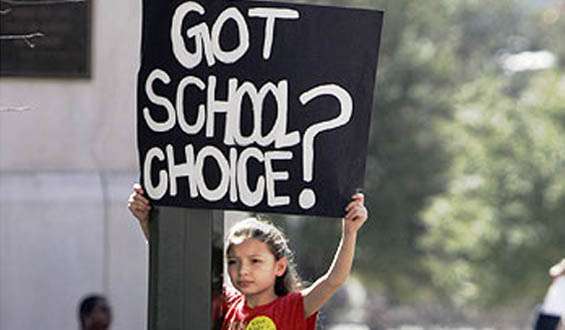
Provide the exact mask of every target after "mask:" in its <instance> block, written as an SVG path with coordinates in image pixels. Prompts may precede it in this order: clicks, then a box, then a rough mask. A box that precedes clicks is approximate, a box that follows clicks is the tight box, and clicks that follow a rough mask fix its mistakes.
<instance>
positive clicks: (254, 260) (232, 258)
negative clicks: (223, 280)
mask: <svg viewBox="0 0 565 330" xmlns="http://www.w3.org/2000/svg"><path fill="white" fill-rule="evenodd" d="M227 259H228V260H227V262H228V273H229V275H230V279H231V282H232V284H233V285H234V286H235V288H236V289H237V290H239V292H241V293H242V294H243V295H245V297H246V298H247V299H248V302H251V301H252V302H253V303H254V304H255V305H263V304H265V303H269V302H270V301H272V300H273V299H274V298H276V295H275V279H276V277H277V276H282V275H283V274H284V272H285V270H286V266H287V261H286V258H281V259H279V260H278V261H277V260H275V256H274V255H273V254H272V253H271V250H269V247H268V246H267V244H265V243H263V242H261V241H259V240H256V239H253V238H248V239H245V240H243V241H241V242H237V243H232V245H231V247H230V249H229V251H228V256H227ZM250 300H251V301H250Z"/></svg>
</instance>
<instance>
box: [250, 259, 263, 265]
mask: <svg viewBox="0 0 565 330" xmlns="http://www.w3.org/2000/svg"><path fill="white" fill-rule="evenodd" d="M251 261H252V262H253V263H254V264H257V263H260V262H261V260H260V259H253V260H251Z"/></svg>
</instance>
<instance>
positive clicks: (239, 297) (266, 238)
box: [128, 184, 368, 330]
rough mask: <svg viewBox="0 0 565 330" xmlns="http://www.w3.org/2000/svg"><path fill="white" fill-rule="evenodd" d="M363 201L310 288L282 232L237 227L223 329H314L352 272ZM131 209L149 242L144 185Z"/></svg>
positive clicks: (350, 209)
mask: <svg viewBox="0 0 565 330" xmlns="http://www.w3.org/2000/svg"><path fill="white" fill-rule="evenodd" d="M364 199H365V198H364V196H363V194H359V193H358V194H355V195H353V196H352V198H351V202H350V203H349V204H348V205H347V206H346V208H345V217H344V218H343V220H342V235H341V242H340V244H339V247H338V249H337V252H336V254H335V257H334V260H333V262H332V264H331V266H330V268H329V269H328V271H327V273H326V274H325V275H323V276H322V277H320V278H319V279H318V280H317V281H315V282H314V284H312V285H311V286H310V287H308V288H303V287H302V285H301V282H300V279H299V277H298V275H297V273H296V270H295V267H294V264H293V262H292V252H291V251H290V249H289V248H288V245H287V240H286V238H285V237H284V235H283V234H282V232H281V231H280V230H278V229H277V228H276V227H275V226H273V225H272V224H269V223H265V222H261V221H258V220H256V219H253V218H252V219H247V220H244V221H243V222H240V223H238V224H237V225H235V226H234V227H233V228H232V230H231V231H230V233H229V235H228V238H227V241H226V259H227V268H228V274H229V277H230V280H231V283H232V284H233V286H234V288H235V290H233V289H226V290H225V294H224V295H225V302H224V306H223V307H224V321H223V325H222V329H225V330H240V329H241V330H243V329H278V330H311V329H315V327H316V317H317V313H318V311H319V310H320V308H321V307H322V306H323V305H324V304H325V303H326V302H327V301H328V300H329V299H330V298H331V297H332V295H333V294H334V293H335V292H336V291H337V289H338V288H339V287H340V286H341V285H343V283H345V281H346V279H347V277H348V276H349V273H350V271H351V265H352V263H353V255H354V251H355V244H356V241H357V232H358V231H359V228H361V226H363V224H364V223H365V221H366V220H367V215H368V214H367V209H366V208H365V206H364ZM128 208H129V209H130V211H131V212H132V213H133V215H134V216H135V217H136V218H137V219H138V220H139V224H140V225H141V228H142V230H143V233H144V234H145V237H146V238H148V237H149V230H148V228H149V226H148V223H149V210H150V209H151V206H150V204H149V201H148V200H147V199H146V198H145V197H144V192H143V189H142V188H141V186H140V185H139V184H135V185H134V187H133V192H132V194H131V195H130V198H129V200H128Z"/></svg>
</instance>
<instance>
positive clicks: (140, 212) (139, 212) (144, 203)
mask: <svg viewBox="0 0 565 330" xmlns="http://www.w3.org/2000/svg"><path fill="white" fill-rule="evenodd" d="M144 194H145V193H144V191H143V188H141V185H140V184H139V183H135V184H134V185H133V191H132V193H131V195H129V199H128V209H129V210H130V212H131V214H133V216H134V217H136V218H137V220H138V221H139V224H140V225H141V227H142V228H143V229H145V227H146V226H147V225H148V224H149V211H150V210H151V205H150V204H149V200H148V199H147V198H145V196H144Z"/></svg>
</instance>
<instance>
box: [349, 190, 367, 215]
mask: <svg viewBox="0 0 565 330" xmlns="http://www.w3.org/2000/svg"><path fill="white" fill-rule="evenodd" d="M357 195H361V196H362V194H356V195H353V196H357ZM352 198H353V197H352ZM363 200H364V198H363V197H357V198H353V199H352V201H351V202H349V204H347V206H346V207H345V212H349V210H351V209H352V208H354V207H356V206H363Z"/></svg>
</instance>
